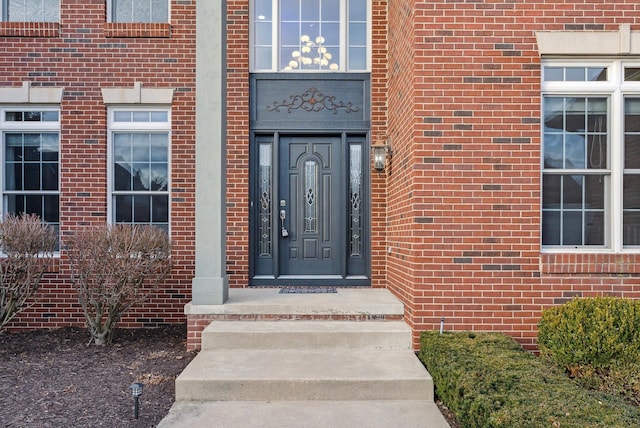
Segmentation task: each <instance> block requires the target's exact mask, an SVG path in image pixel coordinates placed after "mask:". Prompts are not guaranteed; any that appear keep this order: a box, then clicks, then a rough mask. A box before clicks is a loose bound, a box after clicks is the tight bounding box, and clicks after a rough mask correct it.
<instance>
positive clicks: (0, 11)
mask: <svg viewBox="0 0 640 428" xmlns="http://www.w3.org/2000/svg"><path fill="white" fill-rule="evenodd" d="M27 1H28V0H27ZM32 1H36V0H32ZM37 1H40V2H41V3H42V6H43V7H44V0H37ZM8 2H9V0H0V18H1V20H2V21H3V22H23V21H16V20H10V19H9V11H8ZM57 9H58V10H57V13H56V19H55V20H51V21H47V20H45V19H42V20H33V21H32V22H60V0H58V6H57ZM43 10H44V9H43Z"/></svg>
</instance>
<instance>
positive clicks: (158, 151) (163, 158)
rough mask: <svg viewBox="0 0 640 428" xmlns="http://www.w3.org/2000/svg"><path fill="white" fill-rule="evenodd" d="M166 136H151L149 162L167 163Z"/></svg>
mask: <svg viewBox="0 0 640 428" xmlns="http://www.w3.org/2000/svg"><path fill="white" fill-rule="evenodd" d="M168 137H169V136H168V135H167V134H151V161H152V162H167V161H168V160H169V151H168Z"/></svg>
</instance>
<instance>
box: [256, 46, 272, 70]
mask: <svg viewBox="0 0 640 428" xmlns="http://www.w3.org/2000/svg"><path fill="white" fill-rule="evenodd" d="M253 61H254V67H255V68H256V70H271V67H272V64H271V48H270V47H269V48H256V49H254V58H253Z"/></svg>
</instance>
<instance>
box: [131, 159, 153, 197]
mask: <svg viewBox="0 0 640 428" xmlns="http://www.w3.org/2000/svg"><path fill="white" fill-rule="evenodd" d="M148 167H149V164H146V163H134V164H133V166H132V171H131V174H132V175H133V190H138V191H146V190H149V189H150V188H151V183H150V181H151V177H150V176H149V168H148Z"/></svg>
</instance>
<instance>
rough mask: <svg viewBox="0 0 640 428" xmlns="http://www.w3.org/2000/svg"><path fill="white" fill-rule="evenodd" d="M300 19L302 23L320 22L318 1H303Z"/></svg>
mask: <svg viewBox="0 0 640 428" xmlns="http://www.w3.org/2000/svg"><path fill="white" fill-rule="evenodd" d="M300 18H301V20H302V21H314V22H319V21H320V0H304V4H303V7H302V8H301V10H300Z"/></svg>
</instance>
